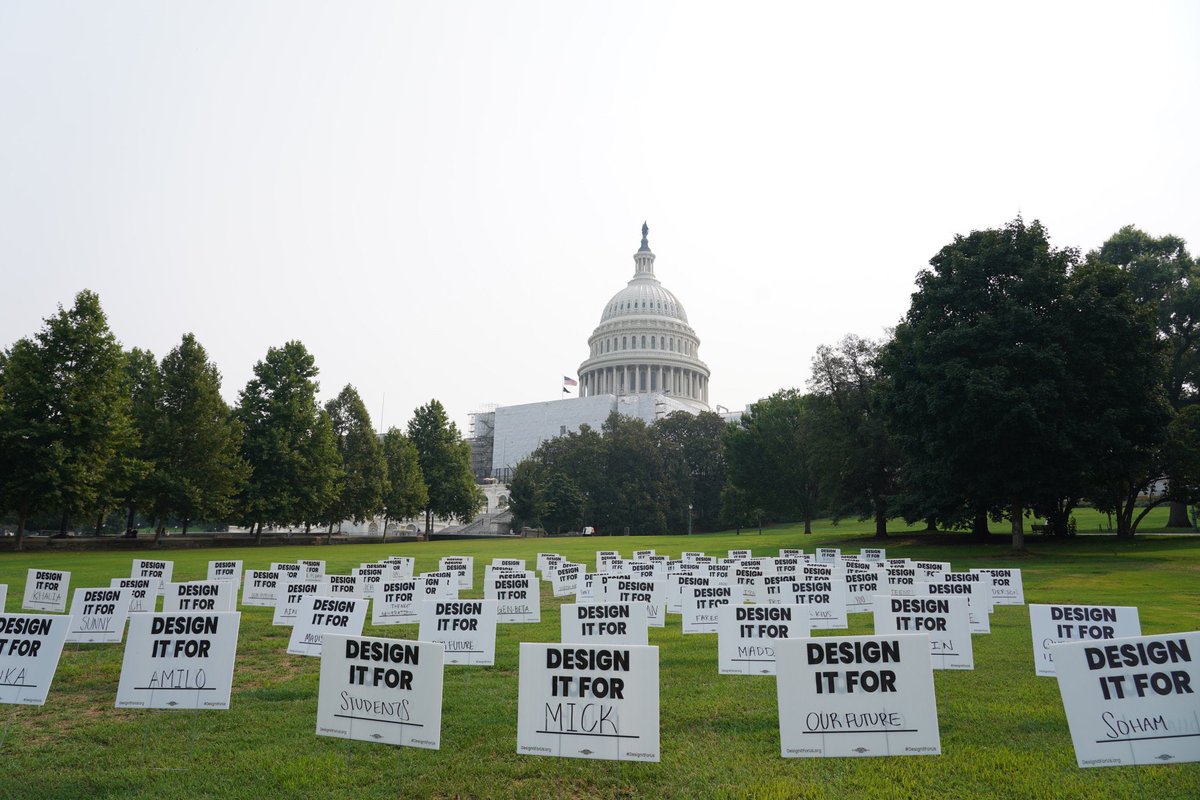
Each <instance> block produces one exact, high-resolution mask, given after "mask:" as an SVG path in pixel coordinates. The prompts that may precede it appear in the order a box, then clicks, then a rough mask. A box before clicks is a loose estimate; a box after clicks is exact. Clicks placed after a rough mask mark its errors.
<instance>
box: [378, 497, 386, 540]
mask: <svg viewBox="0 0 1200 800" xmlns="http://www.w3.org/2000/svg"><path fill="white" fill-rule="evenodd" d="M387 524H388V515H387V506H384V507H383V538H382V539H381V540H380V541H379V543H380V544H386V543H387Z"/></svg>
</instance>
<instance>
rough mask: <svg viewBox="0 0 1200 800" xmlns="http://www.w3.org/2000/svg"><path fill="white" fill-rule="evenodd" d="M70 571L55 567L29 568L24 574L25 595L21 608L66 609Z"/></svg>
mask: <svg viewBox="0 0 1200 800" xmlns="http://www.w3.org/2000/svg"><path fill="white" fill-rule="evenodd" d="M70 585H71V573H69V572H61V571H59V570H55V569H31V570H29V571H28V572H27V573H26V575H25V597H24V598H23V599H22V600H21V608H23V609H29V610H31V611H66V610H67V589H68V588H69V587H70Z"/></svg>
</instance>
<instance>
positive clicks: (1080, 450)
mask: <svg viewBox="0 0 1200 800" xmlns="http://www.w3.org/2000/svg"><path fill="white" fill-rule="evenodd" d="M930 267H931V268H930V269H928V270H925V271H923V272H922V273H921V274H920V275H919V276H918V278H917V291H916V292H915V293H914V294H913V296H912V305H911V307H910V309H909V311H908V313H907V314H906V315H905V317H904V319H903V320H902V321H901V323H900V324H899V325H898V326H897V327H896V329H895V331H894V335H893V336H892V338H891V339H890V340H888V341H886V342H872V341H867V340H864V339H861V338H858V337H854V336H851V337H847V338H846V339H844V340H843V341H842V342H841V343H840V344H838V345H837V346H836V347H822V348H820V350H819V351H818V352H817V354H816V357H815V358H814V359H813V364H812V379H811V383H810V387H809V388H810V392H809V393H808V394H801V393H799V392H796V391H784V392H779V393H777V394H775V395H772V396H771V397H769V398H767V399H765V400H763V401H761V402H759V403H757V404H755V405H754V406H752V407H751V409H750V410H749V413H748V414H747V415H746V416H745V417H744V418H743V419H742V421H741V423H740V425H739V426H738V427H737V428H736V429H734V430H732V431H731V432H730V435H729V437H727V444H728V446H729V453H728V458H729V474H730V489H729V490H728V491H729V493H730V494H731V495H732V496H734V497H738V498H739V499H741V500H742V501H743V502H745V501H747V500H748V501H749V502H751V503H756V504H758V505H761V506H764V507H766V508H768V509H770V510H771V511H772V512H774V513H775V514H780V515H785V516H788V517H791V518H796V519H804V520H805V521H806V522H807V521H808V520H809V519H811V517H812V516H813V515H814V514H816V513H818V512H820V513H831V514H833V515H834V516H835V517H836V516H839V515H856V516H858V517H860V518H872V517H873V518H874V520H875V524H876V533H877V535H879V536H884V535H886V524H887V520H888V518H889V517H903V518H905V519H906V520H907V521H908V522H910V523H913V522H916V521H919V520H926V521H928V523H929V525H930V527H931V528H932V527H946V528H970V529H973V530H975V531H976V532H978V533H980V534H985V533H986V532H987V526H988V522H989V520H1001V519H1007V520H1008V521H1009V522H1010V524H1011V526H1012V533H1013V542H1014V546H1016V547H1022V546H1023V542H1024V522H1023V521H1024V519H1025V518H1026V516H1027V513H1026V512H1029V511H1032V512H1033V513H1034V514H1036V515H1038V516H1041V517H1045V518H1046V520H1047V524H1048V527H1049V528H1050V529H1051V531H1052V532H1054V533H1059V534H1068V533H1070V532H1071V526H1070V515H1071V512H1072V511H1073V510H1074V509H1075V508H1076V507H1077V506H1078V505H1079V504H1080V503H1081V502H1085V501H1086V502H1089V503H1091V504H1092V505H1094V506H1095V507H1096V508H1098V509H1099V510H1101V511H1105V512H1109V513H1111V514H1112V515H1113V516H1114V517H1115V519H1116V526H1117V532H1118V534H1120V535H1126V536H1128V535H1133V533H1134V532H1135V531H1136V530H1137V526H1138V523H1139V522H1140V521H1141V520H1142V519H1143V518H1144V517H1145V515H1146V514H1147V513H1148V512H1149V510H1150V509H1151V508H1153V507H1154V506H1157V505H1159V504H1161V503H1164V502H1170V503H1172V506H1173V511H1174V514H1173V516H1172V519H1171V520H1170V522H1169V523H1168V524H1169V525H1171V526H1177V527H1190V525H1191V523H1190V522H1189V520H1188V519H1187V516H1186V511H1185V510H1184V509H1185V504H1186V503H1191V502H1195V501H1196V500H1197V499H1198V498H1200V405H1197V403H1196V401H1197V399H1198V398H1197V393H1196V392H1197V385H1198V383H1197V378H1198V374H1197V371H1198V369H1200V358H1198V356H1200V349H1198V345H1200V338H1198V337H1200V330H1198V329H1197V324H1198V323H1200V280H1198V279H1200V275H1198V274H1197V265H1196V262H1195V260H1194V259H1192V258H1191V256H1190V255H1189V254H1188V252H1187V249H1186V247H1185V246H1184V243H1183V242H1182V241H1181V240H1180V239H1178V238H1177V237H1173V236H1165V237H1162V238H1154V237H1151V236H1149V235H1147V234H1145V233H1144V232H1142V231H1139V230H1137V229H1136V228H1132V227H1127V228H1123V229H1122V230H1121V231H1119V232H1118V233H1117V234H1116V235H1115V236H1113V237H1112V238H1111V239H1110V240H1109V241H1108V242H1106V243H1105V244H1104V246H1103V247H1101V248H1100V249H1098V250H1096V251H1093V252H1091V253H1088V254H1087V256H1086V257H1081V256H1080V254H1079V253H1078V252H1077V251H1075V250H1072V249H1069V248H1061V249H1060V248H1054V247H1052V246H1051V244H1050V242H1049V235H1048V233H1047V231H1046V229H1045V228H1044V227H1043V226H1042V225H1041V224H1039V223H1037V222H1034V223H1033V224H1029V225H1027V224H1025V223H1024V221H1023V220H1021V219H1019V218H1018V219H1016V220H1014V221H1013V222H1011V223H1009V224H1008V225H1006V226H1005V227H1003V228H1000V229H994V230H986V231H977V232H974V233H972V234H970V235H969V236H959V237H956V238H955V240H954V241H953V242H952V243H950V244H948V245H947V246H946V247H944V248H943V249H942V250H941V251H940V252H939V253H938V254H937V255H936V256H935V257H934V258H933V259H932V260H931V261H930Z"/></svg>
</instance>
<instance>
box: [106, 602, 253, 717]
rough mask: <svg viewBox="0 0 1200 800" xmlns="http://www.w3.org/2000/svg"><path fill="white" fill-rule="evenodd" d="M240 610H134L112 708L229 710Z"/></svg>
mask: <svg viewBox="0 0 1200 800" xmlns="http://www.w3.org/2000/svg"><path fill="white" fill-rule="evenodd" d="M241 616H242V615H241V614H240V613H238V612H236V611H222V612H218V613H214V614H165V613H163V614H133V615H131V616H130V617H129V641H128V642H127V643H126V644H125V659H124V661H123V662H122V664H121V681H120V684H119V685H118V686H117V708H196V709H226V708H229V693H230V690H231V688H232V686H233V660H234V656H235V655H236V653H237V641H238V625H239V624H240V622H241Z"/></svg>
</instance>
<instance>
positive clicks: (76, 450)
mask: <svg viewBox="0 0 1200 800" xmlns="http://www.w3.org/2000/svg"><path fill="white" fill-rule="evenodd" d="M317 374H318V371H317V367H316V363H315V361H314V359H313V357H312V355H311V354H309V353H308V351H307V350H306V349H305V347H304V345H303V344H301V343H300V342H296V341H292V342H288V343H286V344H284V345H283V346H282V347H278V348H271V349H269V350H268V351H267V355H266V357H265V358H264V359H263V360H262V361H260V362H258V363H257V364H256V365H255V366H254V377H253V378H252V379H251V380H250V382H249V383H248V384H247V385H246V387H245V388H244V389H243V390H242V391H241V392H240V394H239V398H238V403H237V405H236V407H233V408H231V407H229V405H228V404H227V403H226V402H225V401H224V400H223V399H222V397H221V376H220V372H219V371H218V370H217V368H216V366H215V365H214V364H213V363H212V362H211V361H210V360H209V358H208V354H207V353H206V352H205V350H204V348H203V346H201V345H200V343H199V342H197V341H196V338H195V337H194V336H193V335H192V334H187V335H185V336H184V337H183V339H182V341H181V342H180V344H179V345H178V346H177V347H176V348H174V349H173V350H172V351H171V352H170V353H168V354H167V355H166V356H165V357H164V358H163V359H162V360H161V362H160V361H158V360H157V359H156V358H155V357H154V355H153V354H151V353H149V352H146V351H144V350H140V349H138V348H134V349H132V350H130V351H128V352H125V351H124V350H122V348H121V346H120V344H119V343H118V342H117V341H116V338H115V337H114V336H113V334H112V332H111V331H110V330H109V328H108V324H107V320H106V319H105V316H104V313H103V310H102V309H101V306H100V300H99V297H97V295H96V294H95V293H93V292H90V291H83V292H80V293H79V295H77V296H76V298H75V304H74V306H73V307H72V308H70V309H63V308H59V310H58V313H57V314H55V315H54V316H52V317H50V318H48V319H47V320H46V321H45V324H44V326H43V328H42V329H41V330H40V331H38V332H37V334H35V335H34V336H33V337H30V338H26V339H21V340H20V341H18V342H16V343H15V344H14V345H13V346H12V347H10V348H9V349H8V350H6V351H4V352H3V353H0V513H5V512H11V513H12V514H13V516H14V517H15V519H16V527H17V546H18V548H19V547H20V542H21V537H22V536H23V534H24V531H25V528H26V524H27V522H28V521H29V520H30V519H31V517H34V516H35V515H43V516H44V515H46V514H50V513H53V514H56V515H58V517H59V521H60V529H61V530H63V531H65V530H67V528H68V525H69V522H70V521H71V520H73V519H80V518H86V519H95V520H96V528H97V530H99V528H100V526H101V525H102V523H103V521H104V519H105V517H106V516H107V515H108V514H109V513H110V512H112V511H113V510H114V509H123V510H124V512H125V517H126V527H127V528H131V527H133V526H134V524H135V519H136V518H137V517H138V516H139V515H140V516H141V517H143V518H144V519H147V520H149V521H151V522H152V524H153V525H154V527H155V530H156V532H157V533H158V534H161V533H162V531H163V529H164V527H165V526H166V525H167V524H168V522H169V521H175V522H177V523H178V524H181V525H182V527H183V531H184V533H186V532H187V529H188V527H189V525H191V524H192V523H194V522H195V521H198V520H203V521H205V522H208V523H210V524H225V523H229V522H236V523H240V524H243V525H248V526H252V527H253V528H254V530H255V534H256V537H257V536H261V533H262V529H263V527H264V526H268V527H270V526H277V527H278V526H292V527H303V528H304V529H305V530H309V529H310V528H311V526H313V525H319V526H325V527H327V528H328V530H329V531H330V532H332V530H333V526H334V525H336V524H338V523H340V522H341V521H343V520H354V521H356V522H360V523H361V522H363V521H365V520H367V519H369V518H373V517H376V516H379V515H383V516H384V518H385V531H386V524H387V520H389V519H401V518H409V517H414V516H417V515H418V514H420V513H422V512H423V513H424V514H425V520H426V529H427V530H428V529H429V527H430V525H431V523H432V518H433V517H434V516H437V517H439V518H448V517H451V516H456V517H460V518H464V517H466V518H469V517H470V516H472V515H473V514H474V513H475V511H476V510H477V509H478V508H479V505H480V504H481V503H482V496H481V495H480V493H479V491H478V489H477V488H476V487H475V483H474V479H473V476H472V474H471V469H470V449H469V445H468V444H467V443H466V442H465V441H463V439H462V437H461V435H459V433H458V430H457V428H456V427H455V425H454V424H453V423H451V422H450V421H449V420H448V419H447V418H446V413H445V409H444V408H443V407H442V405H441V404H440V403H439V402H438V401H436V400H433V401H431V402H430V403H428V404H426V405H424V406H422V407H421V408H418V409H417V410H416V412H415V413H414V415H413V418H412V420H410V422H409V424H408V428H407V432H406V433H405V432H401V431H400V430H398V429H396V428H392V429H391V430H389V431H388V432H387V433H386V434H384V435H382V436H379V435H377V434H376V432H375V431H374V429H373V427H372V425H371V419H370V415H369V414H368V413H367V409H366V406H365V405H364V404H363V401H362V398H361V397H360V396H359V395H358V392H357V391H356V390H355V389H354V387H352V386H346V387H345V388H344V389H342V391H341V392H340V393H339V394H338V395H337V397H335V398H334V399H332V400H330V401H329V402H328V403H326V404H325V405H324V406H321V405H319V404H318V402H317V393H318V390H319V387H318V384H317V382H316V377H317Z"/></svg>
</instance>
